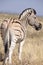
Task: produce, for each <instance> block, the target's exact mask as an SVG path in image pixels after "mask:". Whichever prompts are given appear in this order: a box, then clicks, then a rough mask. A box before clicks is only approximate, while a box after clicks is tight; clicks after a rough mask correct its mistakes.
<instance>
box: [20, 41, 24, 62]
mask: <svg viewBox="0 0 43 65" xmlns="http://www.w3.org/2000/svg"><path fill="white" fill-rule="evenodd" d="M23 44H24V40H23V41H22V42H21V43H20V45H19V60H20V61H21V60H22V59H21V54H22V48H23Z"/></svg>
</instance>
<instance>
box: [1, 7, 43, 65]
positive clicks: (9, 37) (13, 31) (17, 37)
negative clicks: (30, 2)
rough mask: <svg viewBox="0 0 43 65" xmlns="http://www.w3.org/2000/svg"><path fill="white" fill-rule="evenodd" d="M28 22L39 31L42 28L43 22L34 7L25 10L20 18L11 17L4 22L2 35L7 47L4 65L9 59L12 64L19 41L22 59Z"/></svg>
mask: <svg viewBox="0 0 43 65" xmlns="http://www.w3.org/2000/svg"><path fill="white" fill-rule="evenodd" d="M28 24H29V25H30V26H32V27H33V28H35V30H37V31H38V30H40V29H41V28H42V24H41V23H39V22H38V19H37V17H36V11H35V10H34V9H33V8H27V9H25V10H23V11H22V13H21V14H20V15H19V17H18V19H12V18H10V19H8V20H4V22H2V24H1V35H2V39H3V42H4V48H5V58H4V61H3V65H4V64H6V63H7V61H9V65H10V64H12V58H11V57H12V54H13V50H14V48H15V46H16V44H17V43H19V49H18V53H19V60H20V61H21V60H22V58H21V54H22V47H23V45H24V42H25V37H26V30H27V26H28Z"/></svg>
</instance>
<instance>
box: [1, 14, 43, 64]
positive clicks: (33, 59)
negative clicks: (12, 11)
mask: <svg viewBox="0 0 43 65" xmlns="http://www.w3.org/2000/svg"><path fill="white" fill-rule="evenodd" d="M9 17H12V18H13V17H14V18H17V17H18V16H17V15H9V14H0V22H2V20H3V19H5V18H9ZM38 18H39V21H40V22H41V23H42V26H43V17H38ZM30 30H31V31H30ZM18 46H19V45H18V44H17V46H16V47H15V50H14V53H13V56H12V63H13V65H43V28H42V29H41V30H40V31H36V30H35V29H33V28H32V27H31V26H28V29H27V36H26V39H25V44H24V46H23V52H22V62H20V61H19V59H18ZM0 53H2V54H4V47H3V42H2V39H1V36H0ZM0 65H2V62H0Z"/></svg>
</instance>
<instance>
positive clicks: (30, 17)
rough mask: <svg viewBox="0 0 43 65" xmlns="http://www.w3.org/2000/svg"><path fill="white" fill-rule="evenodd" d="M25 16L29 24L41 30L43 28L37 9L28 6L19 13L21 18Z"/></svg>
mask: <svg viewBox="0 0 43 65" xmlns="http://www.w3.org/2000/svg"><path fill="white" fill-rule="evenodd" d="M23 18H25V20H27V21H26V22H28V24H29V25H31V26H33V27H34V28H35V29H36V30H40V29H41V28H42V25H41V23H39V22H38V19H37V17H36V11H35V10H34V9H33V8H27V9H25V10H23V12H22V13H21V14H20V15H19V19H20V20H22V19H23Z"/></svg>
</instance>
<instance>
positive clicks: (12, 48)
mask: <svg viewBox="0 0 43 65" xmlns="http://www.w3.org/2000/svg"><path fill="white" fill-rule="evenodd" d="M15 45H16V43H15V41H11V46H10V48H9V65H12V54H13V50H14V48H15Z"/></svg>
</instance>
